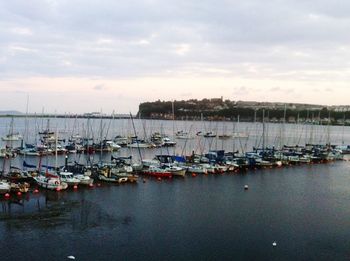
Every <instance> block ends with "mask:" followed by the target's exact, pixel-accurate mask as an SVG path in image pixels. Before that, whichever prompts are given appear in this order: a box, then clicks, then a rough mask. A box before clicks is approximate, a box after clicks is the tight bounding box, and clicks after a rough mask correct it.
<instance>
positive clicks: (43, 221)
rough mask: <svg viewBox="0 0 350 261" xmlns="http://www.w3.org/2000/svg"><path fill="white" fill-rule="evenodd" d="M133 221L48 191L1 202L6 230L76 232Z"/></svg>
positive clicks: (84, 201) (94, 205) (95, 204)
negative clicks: (66, 230)
mask: <svg viewBox="0 0 350 261" xmlns="http://www.w3.org/2000/svg"><path fill="white" fill-rule="evenodd" d="M131 221H132V218H131V217H129V216H127V217H114V216H113V215H112V214H109V213H107V211H105V210H103V208H101V207H100V206H99V204H97V203H94V202H92V201H90V200H86V199H85V198H82V199H74V198H71V195H69V194H65V193H56V192H51V191H45V192H43V193H42V194H40V195H37V196H35V195H30V196H29V195H28V196H27V197H23V198H16V197H12V198H11V199H8V200H2V201H1V210H0V224H3V225H4V228H5V229H6V230H13V229H15V230H17V229H21V230H23V229H29V230H31V229H33V230H35V229H49V228H52V229H54V228H61V229H62V228H63V229H69V230H74V231H83V230H89V229H93V228H97V227H105V228H108V229H109V228H113V227H115V226H116V225H118V224H124V225H129V224H130V223H131ZM0 231H1V228H0Z"/></svg>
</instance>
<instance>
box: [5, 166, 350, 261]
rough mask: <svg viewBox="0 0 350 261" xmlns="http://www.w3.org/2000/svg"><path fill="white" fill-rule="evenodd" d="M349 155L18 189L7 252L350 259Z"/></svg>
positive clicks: (63, 256)
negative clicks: (134, 180) (89, 185)
mask: <svg viewBox="0 0 350 261" xmlns="http://www.w3.org/2000/svg"><path fill="white" fill-rule="evenodd" d="M349 164H350V163H348V162H337V163H333V164H327V165H312V166H311V165H310V166H300V167H289V168H285V169H273V170H259V171H256V172H251V173H250V174H246V175H229V174H225V175H220V176H215V175H209V176H197V177H195V178H193V177H186V178H184V179H174V180H166V181H161V182H159V181H156V180H147V182H146V183H142V182H140V183H139V184H137V185H129V184H125V185H119V186H118V185H112V186H109V185H103V186H102V187H96V188H94V189H82V188H81V189H79V190H78V191H76V192H74V191H64V192H59V193H55V192H54V193H53V192H46V193H45V192H41V193H40V194H39V195H33V194H29V195H26V196H24V197H23V199H17V198H16V197H12V199H11V200H8V201H5V200H3V201H1V204H2V209H1V211H0V238H1V242H2V244H1V245H0V253H1V254H2V258H1V260H67V256H68V255H74V256H75V257H76V259H77V260H347V259H349V258H350V219H349V216H350V176H349V171H350V165H349ZM245 184H248V185H249V190H248V191H244V189H243V187H244V185H245ZM274 241H276V242H277V247H272V242H274Z"/></svg>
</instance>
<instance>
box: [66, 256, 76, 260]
mask: <svg viewBox="0 0 350 261" xmlns="http://www.w3.org/2000/svg"><path fill="white" fill-rule="evenodd" d="M67 258H68V259H71V260H75V256H67Z"/></svg>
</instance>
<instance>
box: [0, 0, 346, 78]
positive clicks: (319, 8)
mask: <svg viewBox="0 0 350 261" xmlns="http://www.w3.org/2000/svg"><path fill="white" fill-rule="evenodd" d="M349 14H350V4H349V3H348V2H347V1H345V0H344V1H340V0H337V1H334V2H329V1H325V0H321V1H319V2H317V4H316V3H315V2H314V1H292V0H289V1H288V0H287V1H283V2H282V1H278V0H272V1H258V0H249V1H238V0H237V1H220V2H216V1H209V0H204V1H198V0H196V1H185V0H180V1H156V0H153V1H151V0H145V1H136V0H132V1H125V0H124V1H112V0H103V1H98V2H97V1H83V0H78V1H68V0H62V1H40V0H34V1H30V3H29V2H26V1H20V0H16V1H2V3H0V15H1V17H2V19H1V21H0V76H1V77H9V78H11V77H19V76H42V75H44V76H77V77H80V76H84V77H86V76H88V77H93V76H106V77H118V78H120V77H138V76H161V75H165V74H167V73H166V72H167V71H171V72H172V73H173V74H174V75H177V74H181V73H183V72H184V71H185V72H188V73H192V74H195V75H207V73H208V70H205V69H206V68H218V69H220V70H226V71H232V72H234V74H235V75H236V76H240V77H244V78H268V79H293V80H301V81H307V80H315V79H319V77H320V75H322V76H323V77H325V78H329V79H334V77H336V79H341V80H350V76H349V74H348V73H347V72H346V71H344V68H346V67H347V66H348V60H349V59H350V50H348V49H347V48H342V47H344V46H345V47H346V46H348V42H349V41H350V35H349V34H348V33H347V32H348V31H349V30H350V28H349V27H350V26H349V24H350V23H349V19H350V15H349ZM14 28H17V32H22V34H21V33H17V34H16V33H15V31H14V30H13V29H14ZM18 30H19V31H18ZM21 30H22V31H21ZM26 30H27V32H30V34H28V33H27V34H25V33H23V32H26ZM176 46H188V48H187V49H186V52H182V53H181V52H176V48H177V47H176ZM193 65H195V66H193ZM246 65H247V66H246ZM198 68H201V70H197V69H198ZM213 74H215V73H213V70H212V72H211V73H210V75H213ZM167 75H168V74H167ZM218 75H219V73H218ZM220 75H221V74H220Z"/></svg>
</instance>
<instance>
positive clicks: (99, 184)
mask: <svg viewBox="0 0 350 261" xmlns="http://www.w3.org/2000/svg"><path fill="white" fill-rule="evenodd" d="M90 185H92V184H90ZM92 186H93V185H92ZM97 187H101V183H97Z"/></svg>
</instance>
